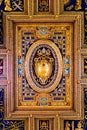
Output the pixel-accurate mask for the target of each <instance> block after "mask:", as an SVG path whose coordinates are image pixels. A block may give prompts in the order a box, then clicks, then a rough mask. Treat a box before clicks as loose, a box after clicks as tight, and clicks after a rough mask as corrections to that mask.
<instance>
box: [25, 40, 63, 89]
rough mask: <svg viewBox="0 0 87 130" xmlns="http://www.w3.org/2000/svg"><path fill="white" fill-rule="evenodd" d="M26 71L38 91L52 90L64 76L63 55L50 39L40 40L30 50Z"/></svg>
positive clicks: (30, 83) (27, 56)
mask: <svg viewBox="0 0 87 130" xmlns="http://www.w3.org/2000/svg"><path fill="white" fill-rule="evenodd" d="M25 73H26V77H27V80H28V83H29V85H30V86H31V87H32V88H33V89H34V90H35V91H37V92H43V90H44V92H50V91H52V90H54V88H56V86H57V85H58V84H59V82H60V79H61V76H62V56H61V53H60V51H59V48H58V47H57V46H56V45H55V44H54V43H53V42H52V41H50V40H38V41H37V42H35V43H34V44H33V45H32V46H31V47H30V48H29V50H28V52H27V55H26V59H25Z"/></svg>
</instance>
